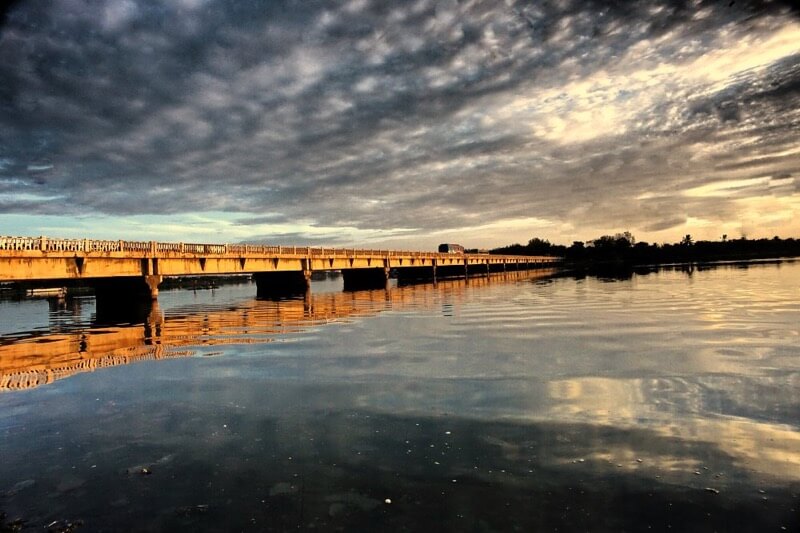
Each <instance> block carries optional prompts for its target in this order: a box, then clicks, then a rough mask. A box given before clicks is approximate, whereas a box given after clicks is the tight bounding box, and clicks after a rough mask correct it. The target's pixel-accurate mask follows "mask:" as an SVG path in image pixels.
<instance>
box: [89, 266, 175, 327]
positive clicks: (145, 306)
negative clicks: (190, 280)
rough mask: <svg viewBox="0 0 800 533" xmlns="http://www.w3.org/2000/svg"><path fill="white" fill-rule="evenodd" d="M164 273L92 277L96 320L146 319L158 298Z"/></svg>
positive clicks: (132, 320)
mask: <svg viewBox="0 0 800 533" xmlns="http://www.w3.org/2000/svg"><path fill="white" fill-rule="evenodd" d="M161 279H162V278H161V276H157V275H147V276H130V277H129V276H124V277H117V278H96V279H93V280H91V282H90V286H91V287H92V288H93V289H94V294H95V301H96V302H97V309H96V317H95V318H96V320H97V321H98V322H105V321H126V322H142V321H144V320H145V319H146V318H147V316H148V315H149V314H150V312H151V311H152V309H153V303H154V302H157V299H158V285H159V284H160V283H161Z"/></svg>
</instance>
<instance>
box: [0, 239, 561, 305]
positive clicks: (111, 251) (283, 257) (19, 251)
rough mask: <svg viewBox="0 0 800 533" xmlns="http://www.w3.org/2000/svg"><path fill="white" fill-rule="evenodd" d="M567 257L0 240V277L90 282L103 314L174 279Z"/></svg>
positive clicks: (282, 287)
mask: <svg viewBox="0 0 800 533" xmlns="http://www.w3.org/2000/svg"><path fill="white" fill-rule="evenodd" d="M560 262H561V258H559V257H552V256H515V255H490V254H484V253H481V254H468V253H439V252H419V251H398V250H372V249H358V248H316V247H305V246H264V245H250V244H189V243H167V242H155V241H149V242H143V241H124V240H113V241H112V240H90V239H52V238H48V237H0V282H21V283H28V284H34V285H35V284H39V285H44V284H50V285H53V284H81V285H87V286H90V287H92V288H93V289H94V291H95V294H96V296H97V306H98V313H99V312H100V311H101V310H102V308H106V307H113V306H117V305H119V304H120V303H122V302H127V303H130V302H134V301H138V302H149V301H151V300H154V299H156V298H157V296H158V286H159V284H160V283H161V282H162V280H163V279H164V277H167V276H212V275H234V274H252V275H253V277H254V279H255V281H256V287H257V289H256V291H257V294H258V295H259V296H271V295H278V294H286V293H292V292H301V291H304V290H305V289H307V288H308V286H309V282H310V279H311V274H312V272H315V271H329V270H339V271H341V272H342V277H343V278H344V283H345V288H346V289H348V288H374V287H381V286H385V285H386V283H387V281H388V279H389V275H390V272H395V273H396V275H397V277H398V279H400V280H407V279H420V280H436V279H437V278H449V277H467V276H471V275H485V274H488V273H490V272H504V271H509V270H528V269H532V268H541V267H547V266H554V265H557V264H558V263H560Z"/></svg>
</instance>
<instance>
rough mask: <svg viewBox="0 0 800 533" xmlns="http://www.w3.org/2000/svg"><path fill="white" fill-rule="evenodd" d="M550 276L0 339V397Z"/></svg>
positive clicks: (316, 297) (157, 315)
mask: <svg viewBox="0 0 800 533" xmlns="http://www.w3.org/2000/svg"><path fill="white" fill-rule="evenodd" d="M554 272H555V271H554V270H551V269H542V270H536V271H529V272H524V271H519V272H504V273H498V274H490V275H488V276H484V277H476V278H466V279H453V280H443V281H439V282H437V283H421V284H411V285H405V286H395V287H389V288H386V289H382V290H362V291H345V292H331V293H320V294H316V293H312V292H311V291H307V292H306V293H305V295H303V296H301V297H298V298H294V299H253V300H246V301H244V302H240V303H236V304H234V305H232V306H227V307H225V308H223V309H219V308H217V309H210V310H209V308H208V307H204V308H202V309H201V310H200V311H194V312H192V310H191V309H189V310H181V309H180V308H178V309H174V310H169V311H167V312H166V313H164V312H162V310H161V309H160V308H159V306H158V304H157V303H156V304H155V305H154V306H153V308H152V309H151V311H150V313H149V314H148V316H147V319H146V320H145V321H144V322H143V323H138V324H130V325H129V324H120V325H112V326H95V327H87V328H86V329H85V330H81V331H75V332H69V333H53V334H46V335H33V334H31V335H29V336H14V338H7V339H6V340H5V341H4V340H3V339H2V338H0V391H9V390H20V389H29V388H34V387H38V386H41V385H46V384H48V383H52V382H53V381H55V380H58V379H62V378H65V377H69V376H72V375H74V374H78V373H82V372H92V371H94V370H97V369H102V368H107V367H114V366H119V365H127V364H131V363H136V362H139V361H146V360H157V359H170V358H177V357H191V356H195V355H197V351H196V350H195V349H193V348H197V347H199V346H214V345H232V344H258V343H267V342H271V341H273V340H275V338H276V337H277V336H280V335H285V334H290V333H296V332H301V331H304V330H306V329H308V328H311V327H317V326H320V325H323V324H326V323H329V322H336V321H340V320H344V319H348V318H353V317H365V316H373V315H376V314H378V313H380V312H383V311H387V310H402V309H404V308H409V307H422V308H432V307H434V306H436V305H437V304H438V303H442V301H443V300H442V297H443V296H445V297H446V303H447V304H457V303H458V302H459V301H460V300H462V299H463V298H464V296H465V294H466V292H467V290H468V289H471V288H477V287H481V286H485V285H488V284H491V283H503V282H515V281H518V280H523V279H526V280H527V279H541V278H546V277H549V276H551V275H552V274H553V273H554Z"/></svg>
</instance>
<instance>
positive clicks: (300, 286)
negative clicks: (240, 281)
mask: <svg viewBox="0 0 800 533" xmlns="http://www.w3.org/2000/svg"><path fill="white" fill-rule="evenodd" d="M253 279H254V280H255V282H256V297H257V298H274V297H276V296H289V295H295V294H305V292H306V291H307V290H308V289H309V287H310V286H311V271H310V270H288V271H279V272H257V273H255V274H253Z"/></svg>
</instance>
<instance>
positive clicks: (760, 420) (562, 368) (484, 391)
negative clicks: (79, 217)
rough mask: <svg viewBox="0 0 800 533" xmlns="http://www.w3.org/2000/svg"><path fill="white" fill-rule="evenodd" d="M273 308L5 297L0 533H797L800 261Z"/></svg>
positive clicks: (356, 296)
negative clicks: (110, 316) (72, 529)
mask: <svg viewBox="0 0 800 533" xmlns="http://www.w3.org/2000/svg"><path fill="white" fill-rule="evenodd" d="M254 294H255V286H254V285H250V284H244V285H235V286H225V287H221V288H219V289H215V290H213V291H211V290H205V291H186V290H182V291H181V290H175V291H162V293H161V295H160V308H159V309H156V310H154V312H153V313H151V316H150V318H149V320H148V323H146V324H110V325H109V324H105V325H99V324H93V322H92V320H93V312H94V302H93V299H92V298H91V297H85V298H77V299H75V300H71V301H69V302H68V303H67V304H66V305H64V304H63V303H62V304H60V305H59V304H57V303H56V302H49V303H48V302H47V301H45V300H34V301H24V302H10V301H4V302H0V318H1V320H0V386H2V388H3V389H4V390H5V392H3V393H0V511H3V512H4V513H5V515H6V516H5V518H3V519H2V520H0V531H3V530H4V527H5V528H11V527H12V526H13V525H14V524H15V523H14V522H13V521H14V520H18V519H19V520H24V522H23V523H22V526H23V527H25V528H29V529H30V530H31V531H33V530H39V531H41V530H43V528H47V527H50V528H51V529H52V530H65V529H66V528H68V527H69V524H73V526H74V525H80V530H81V531H103V530H105V531H112V530H136V531H148V530H150V531H158V530H190V531H220V530H225V531H239V530H248V531H262V530H276V531H282V530H289V529H298V528H299V529H310V528H314V529H319V530H345V531H379V530H383V531H386V530H408V531H420V530H440V531H447V530H449V531H511V530H521V531H537V530H555V529H558V530H559V531H571V530H591V531H620V530H628V531H643V530H647V529H653V530H659V531H668V530H672V531H726V530H727V531H740V530H741V531H754V530H759V531H762V530H763V531H782V530H784V529H783V528H785V530H787V531H798V530H800V514H798V512H799V510H800V342H799V341H800V303H798V297H799V296H800V263H791V262H783V263H778V264H750V265H727V266H722V267H718V268H706V269H693V270H680V269H664V270H661V271H657V272H650V273H646V274H635V275H633V276H632V277H630V278H628V279H599V278H596V277H585V278H575V277H569V276H556V277H553V276H548V275H547V273H539V274H536V275H533V276H517V275H514V276H508V277H506V278H503V277H493V278H491V279H486V278H474V279H471V280H467V281H464V280H455V281H448V282H441V283H439V284H437V285H436V286H433V285H415V286H409V287H400V288H398V287H392V288H390V289H389V290H379V291H359V292H348V293H344V292H341V281H340V280H327V281H324V282H315V283H314V286H313V292H312V294H311V295H307V296H306V297H305V298H298V299H290V300H285V301H279V302H276V301H259V300H256V299H255V298H254ZM16 524H19V523H18V522H17V523H16Z"/></svg>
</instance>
